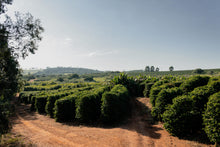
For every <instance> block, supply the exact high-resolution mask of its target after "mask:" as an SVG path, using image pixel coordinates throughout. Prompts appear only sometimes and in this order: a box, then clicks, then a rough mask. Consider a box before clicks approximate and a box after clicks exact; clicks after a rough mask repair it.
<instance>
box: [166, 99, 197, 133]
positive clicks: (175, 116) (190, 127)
mask: <svg viewBox="0 0 220 147" xmlns="http://www.w3.org/2000/svg"><path fill="white" fill-rule="evenodd" d="M163 122H164V127H165V129H166V130H167V131H168V132H170V133H171V134H172V135H175V136H179V137H183V136H186V135H187V134H192V133H195V132H196V131H198V130H199V129H200V128H201V117H200V113H199V112H198V111H196V110H194V107H193V99H192V98H190V97H189V96H186V95H184V96H180V97H177V98H175V99H174V100H173V104H172V105H171V106H170V107H169V109H168V110H166V111H165V112H164V113H163Z"/></svg>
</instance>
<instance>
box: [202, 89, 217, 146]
mask: <svg viewBox="0 0 220 147" xmlns="http://www.w3.org/2000/svg"><path fill="white" fill-rule="evenodd" d="M203 121H204V125H205V132H206V134H207V136H208V137H209V139H210V141H212V142H215V143H218V144H219V143H220V92H218V93H216V94H214V95H212V96H211V97H210V98H209V101H208V103H207V109H206V110H205V114H204V116H203Z"/></svg>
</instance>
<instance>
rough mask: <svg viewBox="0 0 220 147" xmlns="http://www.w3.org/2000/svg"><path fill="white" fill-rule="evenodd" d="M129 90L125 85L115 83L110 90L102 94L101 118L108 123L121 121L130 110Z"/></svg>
mask: <svg viewBox="0 0 220 147" xmlns="http://www.w3.org/2000/svg"><path fill="white" fill-rule="evenodd" d="M129 100H130V98H129V95H128V90H127V88H126V87H124V86H123V85H115V86H114V87H113V88H112V89H111V91H110V92H105V93H104V94H103V95H102V106H101V118H102V120H103V122H104V123H106V124H113V123H116V122H119V121H120V120H122V119H123V118H124V117H126V116H127V115H128V114H129V112H130V104H129Z"/></svg>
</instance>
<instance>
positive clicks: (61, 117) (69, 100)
mask: <svg viewBox="0 0 220 147" xmlns="http://www.w3.org/2000/svg"><path fill="white" fill-rule="evenodd" d="M76 98H77V95H75V94H74V95H70V96H67V97H65V98H62V99H58V100H56V102H55V107H54V118H55V120H56V121H58V122H65V121H71V120H74V119H75V109H76V108H75V100H76Z"/></svg>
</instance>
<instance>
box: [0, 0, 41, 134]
mask: <svg viewBox="0 0 220 147" xmlns="http://www.w3.org/2000/svg"><path fill="white" fill-rule="evenodd" d="M7 4H12V0H1V1H0V17H1V20H2V21H3V22H2V21H1V23H0V97H2V98H4V100H3V101H4V102H7V101H9V100H10V98H11V97H12V96H13V95H14V94H15V93H16V92H18V91H19V90H20V88H21V86H22V84H23V83H22V80H21V71H20V70H19V64H18V57H19V56H22V57H23V58H25V57H26V56H27V55H28V53H29V52H30V53H34V51H35V50H37V44H38V41H40V40H41V39H42V38H41V36H40V34H41V33H42V32H43V28H42V26H41V24H40V20H38V19H34V18H33V16H32V15H31V14H29V13H27V14H25V15H22V14H20V13H18V12H16V13H15V21H13V20H12V19H11V18H10V17H9V16H7V15H5V16H2V15H3V14H4V13H5V12H6V10H7V9H6V5H7ZM5 106H6V104H5V103H1V108H0V109H1V110H0V134H1V133H5V130H8V125H9V124H8V119H7V115H5V113H7V112H8V111H6V110H5V109H3V108H4V107H5ZM2 128H3V129H2Z"/></svg>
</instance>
